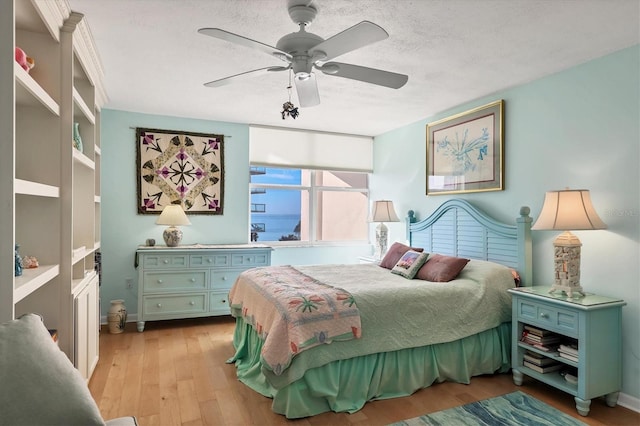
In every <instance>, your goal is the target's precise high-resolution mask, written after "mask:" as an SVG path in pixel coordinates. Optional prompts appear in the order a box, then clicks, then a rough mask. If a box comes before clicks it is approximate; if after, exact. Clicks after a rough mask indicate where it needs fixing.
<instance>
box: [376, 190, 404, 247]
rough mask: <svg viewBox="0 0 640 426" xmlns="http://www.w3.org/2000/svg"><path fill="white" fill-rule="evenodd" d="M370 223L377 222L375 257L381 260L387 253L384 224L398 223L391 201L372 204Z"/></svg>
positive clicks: (386, 236)
mask: <svg viewBox="0 0 640 426" xmlns="http://www.w3.org/2000/svg"><path fill="white" fill-rule="evenodd" d="M371 222H379V223H380V224H379V225H378V226H376V257H377V258H378V259H382V257H383V256H384V255H385V253H386V252H387V247H388V246H387V244H388V234H389V229H388V228H387V225H385V224H384V222H400V219H398V215H396V211H395V209H394V208H393V201H389V200H380V201H375V202H374V203H373V211H372V212H371Z"/></svg>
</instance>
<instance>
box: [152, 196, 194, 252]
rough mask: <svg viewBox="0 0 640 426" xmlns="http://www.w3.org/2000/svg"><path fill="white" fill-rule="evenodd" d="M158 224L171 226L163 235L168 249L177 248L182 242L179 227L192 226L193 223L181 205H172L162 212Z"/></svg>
mask: <svg viewBox="0 0 640 426" xmlns="http://www.w3.org/2000/svg"><path fill="white" fill-rule="evenodd" d="M156 224H158V225H169V227H168V228H167V229H165V230H164V232H163V233H162V236H163V237H164V242H165V243H166V244H167V247H176V246H177V245H178V244H180V241H181V240H182V231H181V230H180V228H178V226H179V225H191V222H189V218H187V215H186V214H185V212H184V210H182V206H181V205H179V204H170V205H168V206H166V207H165V208H164V209H163V210H162V213H160V217H159V218H158V220H157V221H156Z"/></svg>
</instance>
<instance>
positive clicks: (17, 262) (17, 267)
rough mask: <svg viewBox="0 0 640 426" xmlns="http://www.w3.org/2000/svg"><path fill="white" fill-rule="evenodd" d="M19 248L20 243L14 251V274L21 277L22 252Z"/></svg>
mask: <svg viewBox="0 0 640 426" xmlns="http://www.w3.org/2000/svg"><path fill="white" fill-rule="evenodd" d="M18 250H20V244H16V247H15V252H14V257H15V259H14V261H15V268H14V273H13V275H15V276H16V277H19V276H21V275H22V258H21V257H20V253H19V252H18Z"/></svg>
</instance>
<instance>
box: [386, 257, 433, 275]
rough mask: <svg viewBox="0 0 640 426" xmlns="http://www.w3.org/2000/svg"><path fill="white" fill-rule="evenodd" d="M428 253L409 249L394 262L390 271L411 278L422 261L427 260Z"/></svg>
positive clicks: (422, 263)
mask: <svg viewBox="0 0 640 426" xmlns="http://www.w3.org/2000/svg"><path fill="white" fill-rule="evenodd" d="M428 257H429V253H420V252H417V251H414V250H409V251H407V252H406V253H405V254H403V255H402V257H401V258H400V260H398V262H397V263H396V264H395V266H394V267H393V269H392V270H391V273H393V274H398V275H402V276H403V277H405V278H408V279H413V277H414V276H415V275H416V274H417V273H418V270H419V269H420V267H421V266H422V265H424V262H426V261H427V258H428Z"/></svg>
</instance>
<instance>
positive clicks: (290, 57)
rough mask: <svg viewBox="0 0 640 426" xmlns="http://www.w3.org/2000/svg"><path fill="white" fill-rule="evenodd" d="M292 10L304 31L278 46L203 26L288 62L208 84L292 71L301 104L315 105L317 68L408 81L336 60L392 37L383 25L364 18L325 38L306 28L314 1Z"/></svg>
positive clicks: (395, 83)
mask: <svg viewBox="0 0 640 426" xmlns="http://www.w3.org/2000/svg"><path fill="white" fill-rule="evenodd" d="M288 11H289V16H290V17H291V19H292V20H293V22H294V23H296V24H298V25H299V26H300V30H299V31H298V32H295V33H290V34H287V35H285V36H284V37H282V38H281V39H280V40H278V42H277V44H276V46H275V47H273V46H269V45H268V44H264V43H261V42H259V41H255V40H251V39H249V38H246V37H243V36H241V35H238V34H234V33H231V32H228V31H225V30H222V29H220V28H200V29H199V30H198V32H199V33H200V34H204V35H208V36H210V37H214V38H218V39H220V40H225V41H228V42H231V43H236V44H239V45H241V46H245V47H249V48H252V49H256V50H259V51H261V52H263V53H266V54H267V55H271V56H273V57H275V58H277V59H280V60H281V61H284V62H285V63H286V65H285V66H271V67H265V68H259V69H255V70H251V71H246V72H243V73H240V74H236V75H232V76H229V77H225V78H221V79H218V80H214V81H210V82H208V83H205V86H207V87H219V86H223V85H226V84H229V83H232V82H236V81H238V80H241V79H244V78H247V77H254V76H256V75H260V74H267V73H270V72H277V71H288V70H291V72H293V74H294V75H295V77H294V81H295V86H296V91H297V93H298V101H299V102H300V106H301V107H311V106H315V105H318V104H319V103H320V95H319V93H318V86H317V83H316V77H315V73H314V69H315V70H318V71H321V72H322V73H324V74H326V75H331V76H335V77H343V78H349V79H352V80H358V81H363V82H365V83H371V84H376V85H378V86H384V87H389V88H392V89H399V88H400V87H402V86H404V84H405V83H406V82H407V80H408V78H409V77H408V76H406V75H404V74H397V73H394V72H389V71H383V70H379V69H375V68H368V67H363V66H359V65H351V64H345V63H342V62H333V61H332V60H333V59H334V58H336V57H338V56H340V55H344V54H345V53H348V52H351V51H353V50H356V49H359V48H361V47H364V46H367V45H369V44H372V43H375V42H376V41H380V40H384V39H385V38H387V37H389V34H388V33H387V32H386V31H385V30H384V29H382V28H381V27H380V26H378V25H376V24H374V23H372V22H369V21H362V22H360V23H359V24H356V25H354V26H352V27H350V28H347V29H346V30H344V31H342V32H340V33H338V34H336V35H334V36H333V37H330V38H328V39H326V40H325V39H323V38H322V37H320V36H318V35H316V34H313V33H309V32H307V31H306V27H307V26H308V25H309V24H310V23H311V22H312V21H313V19H314V18H315V17H316V14H317V13H318V10H317V8H316V6H315V4H314V2H313V1H309V0H303V1H301V0H289V2H288Z"/></svg>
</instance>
